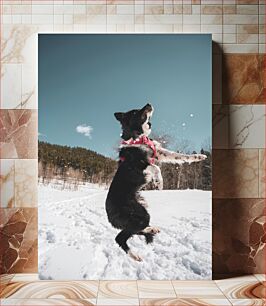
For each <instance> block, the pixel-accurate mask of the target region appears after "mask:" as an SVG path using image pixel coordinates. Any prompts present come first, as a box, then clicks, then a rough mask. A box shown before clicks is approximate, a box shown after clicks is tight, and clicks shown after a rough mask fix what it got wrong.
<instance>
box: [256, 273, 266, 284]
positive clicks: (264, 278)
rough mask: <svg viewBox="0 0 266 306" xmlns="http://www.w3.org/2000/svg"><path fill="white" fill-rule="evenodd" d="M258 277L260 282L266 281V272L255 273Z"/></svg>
mask: <svg viewBox="0 0 266 306" xmlns="http://www.w3.org/2000/svg"><path fill="white" fill-rule="evenodd" d="M254 276H255V277H256V279H257V280H258V281H260V282H266V274H254Z"/></svg>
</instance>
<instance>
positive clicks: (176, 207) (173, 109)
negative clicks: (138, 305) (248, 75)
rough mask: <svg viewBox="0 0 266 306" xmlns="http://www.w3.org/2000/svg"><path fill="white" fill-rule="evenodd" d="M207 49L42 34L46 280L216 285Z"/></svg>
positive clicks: (207, 44) (162, 38)
mask: <svg viewBox="0 0 266 306" xmlns="http://www.w3.org/2000/svg"><path fill="white" fill-rule="evenodd" d="M211 43H212V41H211V35H208V34H203V35H202V34H187V35H186V34H182V35H176V34H171V35H166V34H141V35H135V34H134V35H133V34H127V35H122V34H115V35H114V34H109V35H108V34H40V35H39V44H38V98H39V147H38V154H39V156H38V159H39V161H38V171H39V276H40V278H41V279H55V280H63V279H64V280H65V279H75V280H79V279H88V280H98V279H106V280H111V279H115V280H125V279H129V280H134V279H147V280H168V279H169V280H172V279H180V280H196V279H211V249H212V246H211V189H212V178H211V177H212V162H211V159H212V151H211V94H212V93H211Z"/></svg>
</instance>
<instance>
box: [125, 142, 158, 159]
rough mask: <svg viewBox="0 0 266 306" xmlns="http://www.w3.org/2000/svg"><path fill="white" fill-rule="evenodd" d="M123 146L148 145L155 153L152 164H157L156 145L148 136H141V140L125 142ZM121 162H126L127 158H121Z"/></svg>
mask: <svg viewBox="0 0 266 306" xmlns="http://www.w3.org/2000/svg"><path fill="white" fill-rule="evenodd" d="M122 144H124V145H138V144H145V145H147V146H148V147H150V148H151V149H152V151H153V156H152V158H151V159H150V163H151V164H154V162H155V157H156V148H155V145H154V143H153V141H152V140H151V139H150V138H149V137H147V136H141V137H140V138H137V139H135V140H134V139H130V140H123V141H122ZM120 160H121V161H124V160H125V158H124V157H123V156H122V157H120Z"/></svg>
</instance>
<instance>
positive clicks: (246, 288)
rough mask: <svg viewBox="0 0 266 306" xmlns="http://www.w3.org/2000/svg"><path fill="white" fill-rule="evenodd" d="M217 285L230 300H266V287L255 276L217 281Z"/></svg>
mask: <svg viewBox="0 0 266 306" xmlns="http://www.w3.org/2000/svg"><path fill="white" fill-rule="evenodd" d="M215 283H216V284H217V286H218V287H219V288H220V289H221V291H222V292H223V294H224V295H225V296H226V297H227V298H229V299H245V298H249V299H261V298H265V292H266V287H265V286H263V284H262V283H260V282H259V281H258V280H257V279H256V277H255V276H253V275H250V276H243V277H236V278H232V279H223V280H217V281H215Z"/></svg>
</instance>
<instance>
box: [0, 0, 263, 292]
mask: <svg viewBox="0 0 266 306" xmlns="http://www.w3.org/2000/svg"><path fill="white" fill-rule="evenodd" d="M0 10H1V14H0V19H1V20H0V25H1V28H0V31H1V35H0V36H1V83H0V91H1V95H0V97H1V105H0V106H1V107H0V157H1V163H0V165H1V168H0V182H1V197H0V200H1V202H0V207H1V216H0V230H1V232H0V233H1V236H2V237H4V244H3V245H2V244H1V246H0V256H1V260H2V268H1V269H2V271H3V272H8V273H13V272H37V259H36V254H37V248H36V244H37V225H36V218H37V137H38V134H37V109H38V103H37V88H38V86H37V37H38V33H47V32H48V33H62V32H64V33H95V32H97V33H122V32H125V33H212V36H213V149H214V150H213V174H214V175H213V197H214V201H213V224H214V228H213V235H214V239H213V253H214V256H213V272H214V275H216V274H220V273H226V274H230V273H235V272H237V273H251V272H252V273H253V272H256V273H263V272H264V271H265V267H264V266H263V260H262V257H263V254H265V232H264V231H265V210H264V209H263V207H265V206H263V205H264V204H265V203H264V198H265V97H264V93H265V78H264V70H265V60H264V57H265V54H264V53H265V1H264V0H2V1H0ZM13 220H15V222H13ZM6 255H8V256H7V257H6ZM102 291H103V292H104V288H103V290H102ZM103 294H104V293H103Z"/></svg>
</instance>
